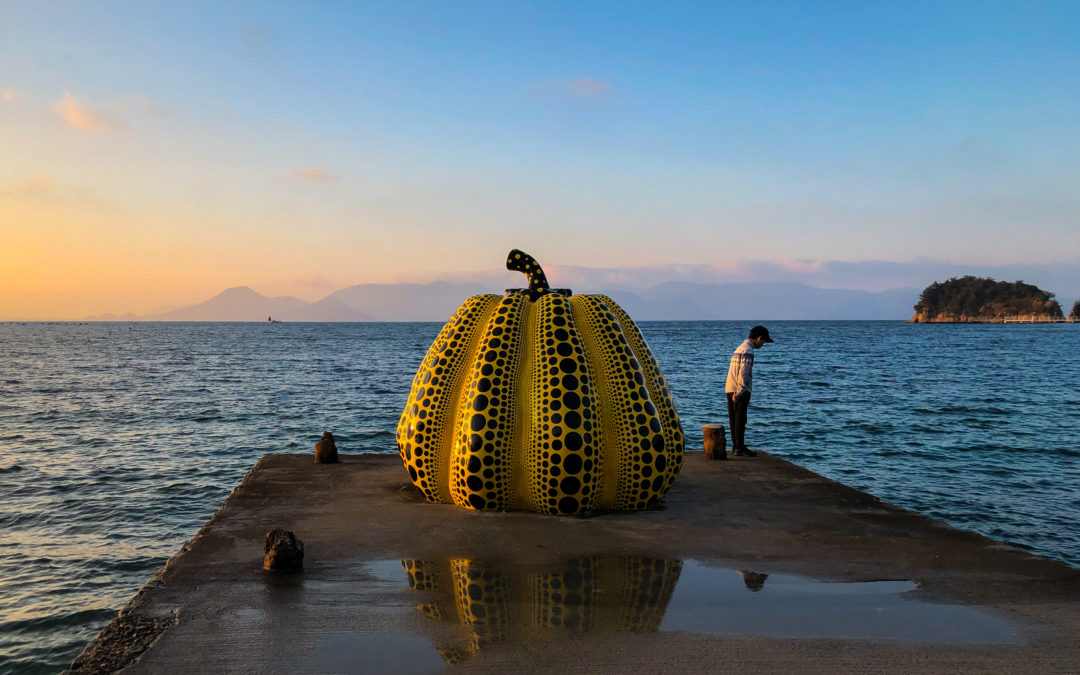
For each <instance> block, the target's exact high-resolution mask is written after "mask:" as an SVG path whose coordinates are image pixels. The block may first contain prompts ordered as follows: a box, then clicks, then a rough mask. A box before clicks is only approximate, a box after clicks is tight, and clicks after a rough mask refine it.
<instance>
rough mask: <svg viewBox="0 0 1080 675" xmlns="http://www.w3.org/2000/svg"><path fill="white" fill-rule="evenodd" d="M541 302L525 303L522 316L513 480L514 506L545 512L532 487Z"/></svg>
mask: <svg viewBox="0 0 1080 675" xmlns="http://www.w3.org/2000/svg"><path fill="white" fill-rule="evenodd" d="M539 308H540V303H538V302H530V303H527V304H526V305H525V316H524V318H523V320H522V330H521V335H522V344H521V354H522V357H523V358H522V363H521V367H520V369H519V370H518V380H517V382H516V383H515V389H516V391H515V395H514V402H515V403H516V405H517V410H516V411H515V416H514V444H515V448H519V449H520V452H518V453H517V456H516V457H515V458H514V459H515V464H514V476H513V481H512V483H511V494H512V496H513V504H514V508H518V509H527V510H529V511H533V512H536V513H542V512H543V510H542V509H541V508H540V504H539V502H538V501H537V499H536V495H535V493H534V492H533V491H532V490H531V489H529V488H530V480H531V478H532V477H533V476H535V475H536V471H537V464H538V459H539V457H538V455H539V450H538V449H537V447H536V438H535V433H534V431H535V428H536V424H537V419H536V418H537V407H538V405H539V404H538V395H537V391H536V390H537V385H538V382H537V374H536V371H537V364H538V363H539V361H537V360H536V358H535V354H536V351H535V350H536V343H537V341H538V338H537V334H536V331H537V330H538V329H537V325H536V324H537V320H538V315H539Z"/></svg>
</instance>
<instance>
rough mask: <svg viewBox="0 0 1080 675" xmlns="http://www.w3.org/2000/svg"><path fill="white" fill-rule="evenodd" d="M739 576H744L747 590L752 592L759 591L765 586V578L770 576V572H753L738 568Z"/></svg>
mask: <svg viewBox="0 0 1080 675" xmlns="http://www.w3.org/2000/svg"><path fill="white" fill-rule="evenodd" d="M736 571H737V572H738V573H739V576H740V577H742V580H743V583H744V584H746V590H748V591H751V592H754V593H756V592H758V591H760V590H761V589H763V588H765V580H766V579H768V578H769V575H768V574H762V573H761V572H751V571H750V570H736Z"/></svg>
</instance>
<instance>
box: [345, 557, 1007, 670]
mask: <svg viewBox="0 0 1080 675" xmlns="http://www.w3.org/2000/svg"><path fill="white" fill-rule="evenodd" d="M365 568H366V569H367V571H368V572H369V573H371V574H372V575H373V576H375V577H376V578H378V579H380V580H382V581H385V582H391V583H395V582H396V583H401V582H404V583H406V584H407V585H408V588H410V589H412V590H413V591H416V593H417V595H416V597H417V601H418V604H417V605H416V610H417V611H419V612H420V613H422V614H423V615H424V616H425V617H427V618H428V619H430V620H431V621H435V622H448V623H450V624H456V625H460V626H464V627H466V629H467V630H466V632H465V634H466V635H467V637H466V638H465V639H460V640H458V641H457V642H454V643H441V642H437V643H436V644H435V647H436V649H437V651H438V653H439V656H441V657H442V660H443V662H444V663H445V664H449V665H454V664H456V663H461V662H463V661H466V660H468V659H471V658H473V657H474V656H476V655H477V654H479V653H480V652H481V651H483V650H484V649H487V648H492V647H496V646H499V645H503V644H512V643H514V642H524V641H529V640H535V639H537V638H544V639H554V640H558V639H562V638H566V639H570V638H573V637H578V636H581V635H584V634H589V633H609V634H610V633H618V632H630V633H647V632H657V631H660V632H666V631H681V632H692V633H706V634H712V635H725V636H763V637H772V638H832V639H852V640H895V641H906V642H916V643H924V644H942V645H979V644H1016V643H1019V642H1021V639H1020V634H1019V630H1018V627H1017V626H1016V625H1015V624H1013V623H1012V622H1009V621H1007V620H1005V619H1003V618H1001V617H998V616H994V615H991V614H987V613H985V612H982V611H979V610H977V609H974V608H972V607H965V606H962V605H946V604H939V603H932V602H926V601H923V600H919V599H917V598H916V597H913V594H912V593H911V591H913V590H915V589H916V588H917V584H916V583H915V582H913V581H910V580H905V581H870V582H856V583H840V582H825V581H818V580H815V579H810V578H806V577H800V576H796V575H790V574H768V573H765V572H762V571H760V570H758V571H749V570H735V569H729V568H724V567H717V566H715V565H712V564H707V563H703V562H700V561H697V560H685V561H683V560H662V559H652V558H641V557H635V556H618V557H591V558H576V559H571V560H567V561H565V562H563V563H561V564H554V565H538V564H519V563H505V562H501V563H493V562H482V561H478V560H473V559H468V558H454V559H449V560H440V561H421V560H402V561H382V562H378V563H372V564H369V565H366V566H365ZM436 632H438V631H436ZM442 633H443V634H444V637H445V631H442ZM360 637H361V636H359V635H358V636H357V638H358V639H359V638H360ZM428 653H429V654H430V652H428ZM432 656H434V655H432Z"/></svg>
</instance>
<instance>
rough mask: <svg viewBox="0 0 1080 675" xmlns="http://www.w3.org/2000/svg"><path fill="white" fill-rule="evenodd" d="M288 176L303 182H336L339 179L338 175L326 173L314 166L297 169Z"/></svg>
mask: <svg viewBox="0 0 1080 675" xmlns="http://www.w3.org/2000/svg"><path fill="white" fill-rule="evenodd" d="M289 177H290V178H292V179H293V180H297V181H301V182H304V183H336V182H337V181H338V180H339V178H338V176H333V175H331V174H328V173H326V171H324V170H322V169H320V168H319V167H316V166H313V167H308V168H306V169H297V170H296V171H293V172H292V174H290V176H289Z"/></svg>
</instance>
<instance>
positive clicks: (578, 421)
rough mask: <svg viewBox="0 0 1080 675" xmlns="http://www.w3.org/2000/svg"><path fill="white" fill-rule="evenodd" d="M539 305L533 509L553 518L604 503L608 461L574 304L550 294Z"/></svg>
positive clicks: (530, 446) (531, 442)
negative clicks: (601, 499)
mask: <svg viewBox="0 0 1080 675" xmlns="http://www.w3.org/2000/svg"><path fill="white" fill-rule="evenodd" d="M533 306H534V308H535V311H536V315H537V316H536V322H535V325H536V328H535V330H534V331H532V335H531V337H532V351H531V357H532V365H533V371H532V395H531V397H530V398H531V401H532V402H531V405H530V408H531V410H530V412H531V415H532V418H531V424H530V430H531V433H530V434H529V438H528V439H527V440H528V443H527V446H526V448H527V449H526V457H527V467H528V469H527V470H528V473H529V475H528V485H527V493H528V495H527V496H528V507H529V509H530V510H532V511H537V512H540V513H550V514H552V515H577V514H581V513H590V512H592V511H593V510H594V509H595V508H596V505H597V503H598V502H599V499H600V494H601V485H602V482H603V464H602V461H603V460H602V458H601V456H600V448H601V447H602V443H601V436H602V432H601V431H600V428H599V427H598V426H597V424H596V403H595V400H594V391H593V384H592V375H591V373H590V372H589V365H588V362H587V359H586V355H585V348H584V347H583V346H582V344H581V339H580V337H579V336H578V330H577V327H576V326H575V325H574V317H573V315H572V312H571V311H570V300H568V299H567V298H565V297H563V296H561V295H554V294H549V295H545V296H542V297H541V298H540V299H539V300H538V301H537V302H536V303H535V304H534V305H533Z"/></svg>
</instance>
